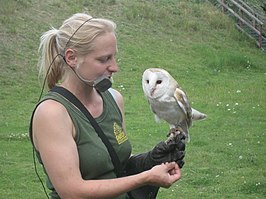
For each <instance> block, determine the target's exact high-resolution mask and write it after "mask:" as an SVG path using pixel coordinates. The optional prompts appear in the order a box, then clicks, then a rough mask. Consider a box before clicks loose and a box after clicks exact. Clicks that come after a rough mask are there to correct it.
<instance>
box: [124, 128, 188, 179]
mask: <svg viewBox="0 0 266 199" xmlns="http://www.w3.org/2000/svg"><path fill="white" fill-rule="evenodd" d="M185 138H186V136H185V134H184V133H183V131H182V129H180V128H175V129H171V130H170V132H169V134H168V139H167V140H166V141H161V142H159V143H158V144H157V145H156V146H155V147H154V148H153V149H152V150H151V151H149V152H146V153H141V154H138V155H133V156H131V157H130V158H129V160H128V163H127V165H126V168H125V170H126V174H127V175H132V174H136V173H140V172H142V171H146V170H149V169H151V168H152V167H154V166H155V165H159V164H162V163H165V162H176V163H177V164H178V166H179V167H180V168H182V167H183V165H184V161H183V158H184V156H185Z"/></svg>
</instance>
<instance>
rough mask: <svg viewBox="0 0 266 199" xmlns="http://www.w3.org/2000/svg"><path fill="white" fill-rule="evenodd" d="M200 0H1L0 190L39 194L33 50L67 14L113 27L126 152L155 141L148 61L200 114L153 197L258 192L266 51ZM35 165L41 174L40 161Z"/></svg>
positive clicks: (158, 131)
mask: <svg viewBox="0 0 266 199" xmlns="http://www.w3.org/2000/svg"><path fill="white" fill-rule="evenodd" d="M204 2H205V1H192V0H191V1H188V0H180V1H175V0H168V1H166V0H162V1H141V0H138V1H129V0H101V1H98V0H97V1H96V0H93V1H85V0H79V1H71V0H66V1H61V0H47V1H37V0H24V1H15V0H3V1H2V2H1V7H0V23H1V26H0V32H1V37H0V44H1V51H0V56H1V64H0V69H1V73H0V86H1V94H0V107H1V109H0V126H1V128H0V176H1V181H0V193H1V196H0V198H8V199H9V198H11V199H13V198H22V199H24V198H25V199H26V198H27V199H28V198H36V199H38V198H45V195H44V193H43V191H42V188H41V185H40V183H39V181H38V179H37V177H36V175H35V173H34V167H33V163H32V148H31V144H30V141H29V139H28V137H27V136H26V134H27V131H28V124H29V119H30V115H31V112H32V109H33V108H34V105H35V103H36V101H37V99H38V97H39V93H40V84H39V82H38V78H37V76H38V74H37V72H38V71H37V68H36V64H37V57H38V53H37V49H38V45H39V37H40V35H41V34H42V32H44V31H46V30H48V29H49V28H50V26H51V25H52V26H55V27H58V26H59V25H60V23H61V22H62V21H63V20H64V19H65V18H67V17H69V16H70V15H72V14H73V13H75V12H82V11H85V10H88V11H89V12H90V13H92V15H94V16H98V17H107V18H111V19H113V20H114V21H115V22H116V23H117V25H118V48H119V52H118V57H117V59H118V64H119V66H120V71H119V72H118V73H117V74H116V75H115V77H114V79H115V83H114V88H116V89H118V90H120V91H121V93H122V94H123V95H124V99H125V108H126V111H125V116H126V126H127V133H128V135H129V137H130V139H131V143H132V145H133V151H134V153H138V152H143V151H146V150H149V149H151V148H152V147H153V146H154V145H155V144H156V143H157V142H159V141H160V140H162V139H165V135H166V132H167V131H168V127H167V124H166V123H164V122H163V123H160V124H157V123H155V121H154V118H153V115H152V113H151V111H150V109H149V106H148V103H147V101H146V99H145V98H144V96H143V91H142V87H141V76H142V73H143V71H144V70H145V69H146V68H149V67H162V68H165V69H166V70H168V71H169V72H170V73H171V74H172V75H173V76H174V77H175V78H176V80H177V81H178V82H179V84H180V85H181V86H182V87H183V88H184V89H185V90H186V92H187V94H188V96H189V98H190V101H191V103H192V105H193V107H195V108H196V109H199V110H201V111H203V112H205V113H206V114H207V115H208V119H207V120H205V121H202V122H195V123H194V125H193V127H192V128H191V129H190V132H191V142H190V143H189V144H188V145H187V152H186V157H185V161H186V164H185V166H184V168H183V169H182V175H183V177H182V179H181V180H180V181H179V182H177V183H176V184H174V185H173V186H172V187H171V188H169V189H161V190H160V193H159V195H158V198H160V199H177V198H180V199H181V198H188V199H194V198H195V199H196V198H210V199H213V198H221V199H223V198H236V199H242V198H252V199H253V198H259V199H260V198H261V199H262V198H265V197H266V188H265V187H266V172H265V168H266V161H265V155H266V152H265V151H266V147H265V141H266V138H265V137H266V135H265V134H266V131H265V129H266V120H265V113H266V112H265V110H266V56H265V53H263V52H261V51H260V50H259V49H257V48H256V46H255V42H254V41H253V40H250V39H249V38H247V37H246V36H245V35H243V34H241V33H239V32H238V31H237V30H236V28H235V27H234V24H233V23H232V21H231V19H230V18H228V17H227V16H223V15H222V14H221V13H220V11H218V10H216V9H215V8H214V7H212V5H210V4H209V3H206V2H205V3H204ZM38 170H39V173H40V174H41V175H42V176H43V173H42V169H41V167H39V166H38Z"/></svg>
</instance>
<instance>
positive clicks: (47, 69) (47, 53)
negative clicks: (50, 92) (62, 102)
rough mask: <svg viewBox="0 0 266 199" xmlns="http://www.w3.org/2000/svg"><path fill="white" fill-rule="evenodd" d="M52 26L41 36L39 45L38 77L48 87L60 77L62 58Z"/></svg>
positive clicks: (55, 32)
mask: <svg viewBox="0 0 266 199" xmlns="http://www.w3.org/2000/svg"><path fill="white" fill-rule="evenodd" d="M58 31H59V30H57V29H55V28H52V29H51V30H49V31H47V32H45V33H44V34H43V35H42V36H41V39H40V40H41V41H40V46H39V53H40V59H39V64H38V65H39V77H41V78H42V80H43V81H45V82H44V83H45V84H46V86H47V87H48V89H51V88H52V87H54V86H55V85H56V83H57V82H58V81H59V80H61V79H62V76H63V73H64V71H63V65H64V60H63V58H62V55H61V54H60V52H58V47H57V40H56V37H57V33H58Z"/></svg>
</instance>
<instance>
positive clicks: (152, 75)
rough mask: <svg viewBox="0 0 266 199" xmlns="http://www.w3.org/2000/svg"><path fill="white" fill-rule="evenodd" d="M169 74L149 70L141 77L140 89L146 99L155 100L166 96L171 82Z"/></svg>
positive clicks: (162, 71) (157, 69)
mask: <svg viewBox="0 0 266 199" xmlns="http://www.w3.org/2000/svg"><path fill="white" fill-rule="evenodd" d="M171 78H172V77H171V76H170V74H169V73H168V72H167V71H165V70H163V69H160V68H149V69H147V70H145V71H144V73H143V76H142V88H143V91H144V94H145V96H146V97H148V98H152V99H156V98H159V97H161V96H163V95H164V94H166V93H167V92H168V91H169V89H170V87H172V86H171V85H170V84H171V83H172V82H171Z"/></svg>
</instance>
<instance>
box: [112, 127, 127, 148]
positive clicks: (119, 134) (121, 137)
mask: <svg viewBox="0 0 266 199" xmlns="http://www.w3.org/2000/svg"><path fill="white" fill-rule="evenodd" d="M114 134H115V137H116V140H117V142H118V144H122V143H123V142H125V141H126V140H127V139H128V137H127V135H126V134H125V132H124V131H123V129H122V128H121V127H120V126H119V125H118V124H117V123H116V122H114Z"/></svg>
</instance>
